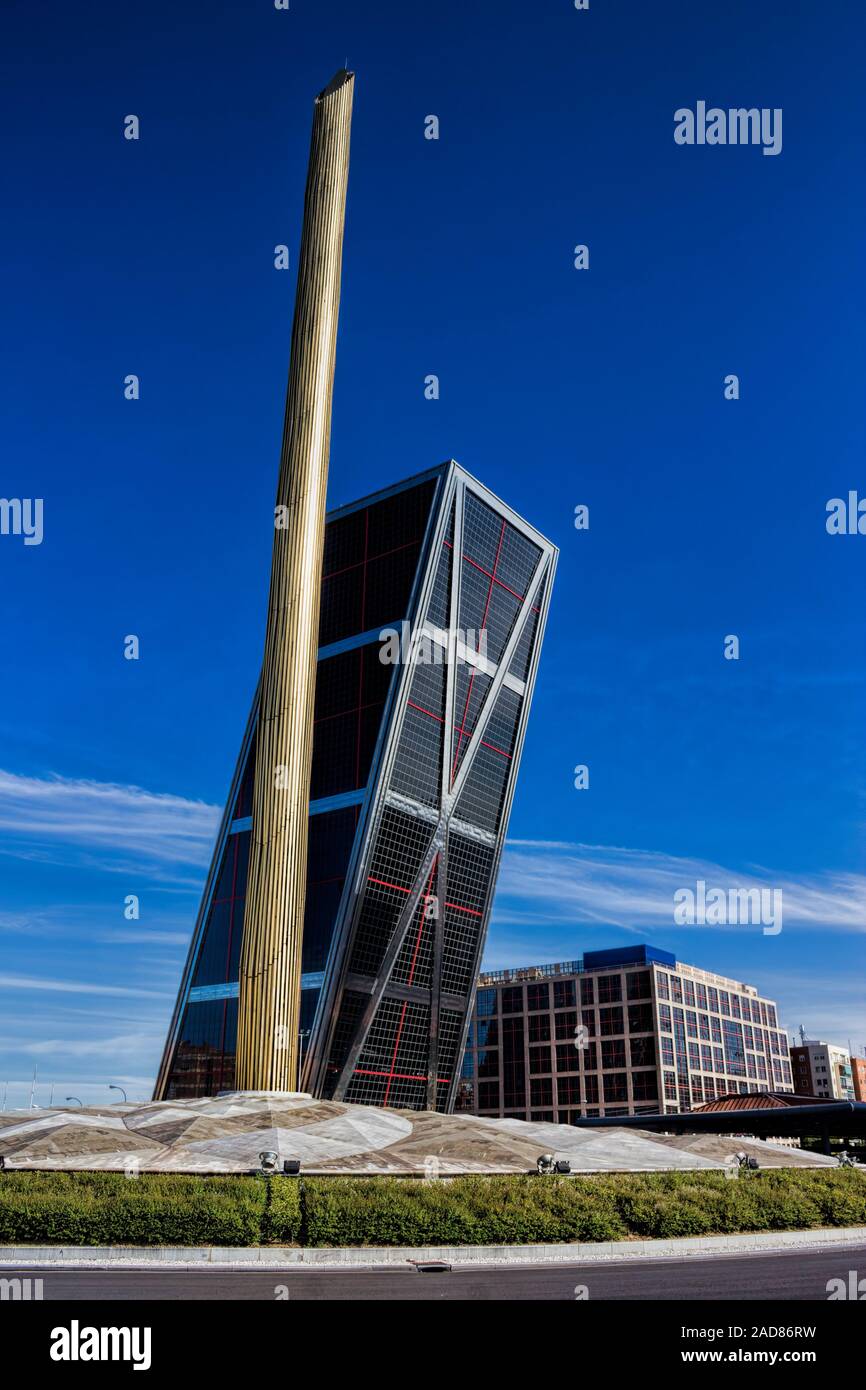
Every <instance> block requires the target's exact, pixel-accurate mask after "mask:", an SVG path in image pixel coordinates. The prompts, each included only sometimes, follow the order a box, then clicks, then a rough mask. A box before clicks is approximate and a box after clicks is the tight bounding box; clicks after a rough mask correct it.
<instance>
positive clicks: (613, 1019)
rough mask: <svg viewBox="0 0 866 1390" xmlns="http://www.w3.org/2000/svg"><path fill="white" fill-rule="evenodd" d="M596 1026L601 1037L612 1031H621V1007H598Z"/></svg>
mask: <svg viewBox="0 0 866 1390" xmlns="http://www.w3.org/2000/svg"><path fill="white" fill-rule="evenodd" d="M598 1026H599V1032H600V1033H601V1036H602V1037H603V1038H604V1037H609V1036H610V1035H611V1034H612V1033H622V1032H623V1031H624V1030H623V1026H622V1009H599V1012H598Z"/></svg>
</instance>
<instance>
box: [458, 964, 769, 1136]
mask: <svg viewBox="0 0 866 1390" xmlns="http://www.w3.org/2000/svg"><path fill="white" fill-rule="evenodd" d="M766 1091H774V1092H792V1091H793V1083H792V1079H791V1065H790V1061H789V1058H788V1039H787V1036H786V1034H785V1033H783V1032H781V1031H780V1029H779V1023H778V1017H777V1013H776V1005H775V1003H774V1002H773V1001H772V1000H769V999H765V998H762V997H761V996H760V995H759V993H758V991H757V989H756V988H755V987H754V986H753V985H746V984H741V983H740V982H739V981H737V980H729V979H726V978H725V977H724V976H721V975H714V974H712V973H711V972H709V971H706V970H700V969H697V968H696V967H695V966H692V965H684V964H682V963H681V962H678V961H677V959H676V957H675V956H673V955H671V954H670V953H669V952H667V951H659V950H657V949H655V948H654V947H652V946H644V945H640V946H629V947H625V948H623V949H619V950H609V951H587V952H586V953H585V955H584V956H583V959H582V960H574V961H566V962H564V963H562V964H559V965H540V966H530V967H526V968H524V969H519V970H503V971H498V972H495V973H492V974H484V975H481V976H480V978H479V982H478V993H477V997H476V1001H475V1010H474V1014H473V1017H472V1022H471V1027H470V1030H469V1035H468V1038H467V1046H466V1051H465V1053H464V1058H463V1069H462V1079H461V1083H460V1087H459V1090H458V1096H457V1109H459V1110H460V1109H462V1110H469V1111H473V1112H474V1113H475V1114H479V1115H505V1116H509V1117H513V1118H514V1119H520V1120H555V1121H559V1123H561V1124H566V1123H571V1122H573V1121H574V1120H576V1119H578V1118H580V1117H581V1116H582V1115H586V1116H593V1115H600V1116H610V1115H639V1114H646V1113H650V1112H652V1113H659V1112H664V1113H673V1112H675V1111H678V1110H690V1109H692V1107H693V1106H694V1107H696V1106H699V1105H703V1104H705V1103H706V1102H707V1101H713V1100H715V1099H716V1098H717V1097H722V1096H728V1095H731V1094H732V1093H736V1094H741V1095H744V1094H748V1093H750V1092H766Z"/></svg>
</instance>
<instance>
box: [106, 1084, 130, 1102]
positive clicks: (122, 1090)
mask: <svg viewBox="0 0 866 1390" xmlns="http://www.w3.org/2000/svg"><path fill="white" fill-rule="evenodd" d="M108 1089H109V1091H119V1092H120V1094H121V1095H122V1096H123V1100H124V1103H125V1104H128V1101H127V1100H126V1092H125V1091H124V1089H123V1087H122V1086H114V1085H112V1083H111V1082H110V1081H109V1083H108Z"/></svg>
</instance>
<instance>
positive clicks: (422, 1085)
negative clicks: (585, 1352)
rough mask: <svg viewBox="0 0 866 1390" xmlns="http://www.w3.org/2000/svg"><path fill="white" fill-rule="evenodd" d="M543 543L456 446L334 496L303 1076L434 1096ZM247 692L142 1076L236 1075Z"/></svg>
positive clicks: (375, 1093)
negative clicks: (157, 1059) (153, 1054)
mask: <svg viewBox="0 0 866 1390" xmlns="http://www.w3.org/2000/svg"><path fill="white" fill-rule="evenodd" d="M555 564H556V550H555V548H554V547H553V546H552V545H551V544H550V542H549V541H547V540H545V539H544V537H542V536H541V535H539V534H538V532H536V531H535V530H533V528H532V527H531V526H529V525H528V524H527V523H526V522H525V521H523V520H522V518H520V517H519V516H517V515H516V513H514V512H512V511H511V510H510V509H509V508H508V507H507V506H505V505H504V504H503V503H502V502H501V501H499V499H498V498H496V497H495V496H493V494H491V493H490V492H489V491H488V490H487V489H486V488H485V487H483V486H482V485H481V484H480V483H478V482H477V481H476V480H475V479H474V478H472V477H471V476H470V475H469V474H467V473H466V472H465V471H464V470H463V469H462V468H460V467H459V466H458V465H457V464H456V463H454V462H453V461H451V462H448V463H446V464H443V465H441V466H440V467H438V468H436V469H433V470H431V471H430V472H428V473H425V474H422V475H420V476H416V477H414V478H410V479H408V480H406V481H405V482H402V483H399V484H397V485H396V486H395V487H393V488H389V489H387V490H385V491H383V492H380V493H376V494H375V495H373V496H371V497H367V498H364V499H363V500H361V501H359V502H355V503H352V504H350V505H349V506H346V507H342V508H340V509H338V510H336V511H334V512H331V513H329V515H328V518H327V525H326V531H325V551H324V563H323V570H322V594H321V617H320V628H319V654H318V671H317V679H316V708H315V731H314V746H313V767H312V775H311V783H310V820H309V852H308V865H307V900H306V917H305V923H304V938H303V976H302V1017H301V1030H302V1037H301V1042H302V1055H303V1068H302V1085H303V1087H304V1088H305V1089H307V1090H310V1091H312V1092H313V1094H315V1095H318V1096H323V1097H330V1098H333V1099H338V1100H347V1101H354V1102H360V1103H362V1104H369V1105H389V1106H393V1107H395V1108H405V1109H427V1108H429V1109H438V1110H450V1109H451V1108H452V1107H453V1104H454V1098H455V1094H456V1087H457V1084H458V1081H459V1076H458V1070H459V1064H460V1057H461V1053H462V1049H463V1043H464V1038H465V1035H466V1030H467V1027H468V1022H469V1011H470V1009H471V1005H472V999H473V994H474V986H475V981H476V978H477V974H478V966H479V962H480V957H481V951H482V947H483V943H484V937H485V934H486V930H487V922H488V918H489V914H490V907H491V901H492V896H493V891H494V887H495V880H496V872H497V867H498V862H499V856H500V853H501V848H502V842H503V839H504V835H505V829H506V825H507V821H508V814H509V809H510V805H511V798H512V795H513V792H514V783H515V778H516V774H517V765H518V762H519V757H520V751H521V746H522V742H523V734H524V729H525V725H526V719H527V715H528V712H529V703H530V698H531V694H532V686H533V682H534V678H535V671H536V666H537V663H538V653H539V647H540V643H541V637H542V633H543V629H544V622H545V616H546V612H547V605H548V602H549V598H550V590H551V584H552V580H553V573H554V568H555ZM256 720H257V700H254V702H253V709H252V712H251V715H250V719H249V722H248V725H247V730H246V734H245V737H244V740H243V745H242V748H241V753H240V757H239V759H238V763H237V768H236V772H235V777H234V780H233V784H232V788H231V792H230V795H229V799H228V803H227V809H226V812H225V814H224V817H223V822H222V826H221V828H220V832H219V835H218V837H217V843H216V847H215V852H214V857H213V861H212V865H211V870H210V873H209V875H208V879H207V883H206V885H205V891H204V894H203V897H202V903H201V908H200V911H199V916H198V920H197V923H196V928H195V932H194V934H193V939H192V944H191V947H190V952H189V957H188V960H187V965H186V969H185V972H184V977H183V981H182V984H181V989H180V993H179V996H178V1002H177V1005H176V1008H175V1012H174V1016H173V1019H172V1023H171V1027H170V1030H169V1035H168V1038H167V1041H166V1046H165V1051H164V1054H163V1060H162V1065H161V1067H160V1073H159V1078H158V1081H157V1087H156V1092H155V1094H156V1097H157V1098H160V1099H171V1098H184V1097H187V1098H188V1097H195V1096H203V1095H213V1094H215V1093H216V1092H217V1091H221V1090H231V1089H232V1088H233V1086H234V1062H235V1044H236V1033H237V1009H238V988H239V986H238V963H239V959H240V947H241V938H242V933H243V920H244V894H245V887H246V868H247V859H248V854H249V841H250V831H251V811H252V786H253V775H254V769H255V755H256Z"/></svg>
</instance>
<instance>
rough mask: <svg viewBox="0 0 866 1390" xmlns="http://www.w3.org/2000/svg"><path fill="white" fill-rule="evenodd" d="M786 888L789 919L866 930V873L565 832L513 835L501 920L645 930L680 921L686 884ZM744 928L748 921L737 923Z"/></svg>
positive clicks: (802, 924)
mask: <svg viewBox="0 0 866 1390" xmlns="http://www.w3.org/2000/svg"><path fill="white" fill-rule="evenodd" d="M698 879H703V880H704V881H705V882H706V884H707V887H708V888H710V887H712V888H721V889H724V890H728V889H739V888H770V889H777V890H781V892H782V901H783V909H784V925H785V928H786V929H787V928H788V927H792V926H797V927H808V926H814V927H822V928H825V929H833V930H836V931H852V932H863V931H866V876H864V875H862V874H853V873H846V874H811V875H806V874H804V875H801V876H799V877H796V876H793V875H791V874H783V873H774V872H772V871H771V870H769V869H764V868H761V867H758V866H751V867H750V868H749V869H748V870H745V871H744V870H734V869H730V868H726V867H725V866H723V865H721V864H716V863H713V862H712V861H711V860H706V859H691V858H679V857H677V856H675V855H672V854H666V853H664V852H662V851H653V850H638V849H625V848H622V847H619V846H610V845H585V844H573V843H571V842H568V841H562V840H509V841H508V843H507V846H506V850H505V854H504V856H503V861H502V873H501V875H500V881H499V889H498V892H497V896H496V910H495V922H496V925H497V927H498V926H511V927H515V926H518V927H519V926H524V925H525V926H527V927H530V926H535V927H542V928H543V927H545V926H547V927H557V926H564V925H567V924H569V923H580V922H583V923H590V922H603V923H607V924H610V925H611V926H618V927H622V928H624V929H625V930H627V931H634V932H639V933H640V934H644V932H645V931H646V929H647V928H648V927H652V926H657V925H659V924H665V925H666V926H668V927H670V928H671V929H673V928H674V920H673V898H674V893H675V892H676V891H677V890H678V889H681V888H689V887H692V888H694V885H695V883H696V882H697V880H698ZM735 930H742V928H735Z"/></svg>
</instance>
